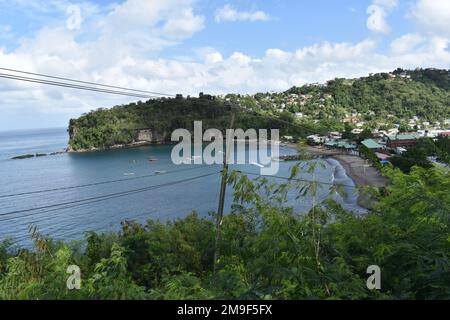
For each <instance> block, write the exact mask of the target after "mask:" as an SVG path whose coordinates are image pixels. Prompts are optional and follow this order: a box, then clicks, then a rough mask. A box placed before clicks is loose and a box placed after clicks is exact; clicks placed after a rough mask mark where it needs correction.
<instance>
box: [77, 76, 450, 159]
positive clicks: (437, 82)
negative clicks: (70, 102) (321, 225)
mask: <svg viewBox="0 0 450 320" xmlns="http://www.w3.org/2000/svg"><path fill="white" fill-rule="evenodd" d="M448 75H449V71H447V70H432V69H426V70H421V69H418V70H415V71H404V70H396V71H394V72H393V73H382V74H376V75H371V76H369V77H365V78H360V79H350V80H349V79H335V80H331V81H329V82H328V83H327V84H326V85H305V86H303V87H293V88H291V89H289V90H288V91H286V92H282V93H258V94H255V95H236V94H228V95H226V96H224V97H212V96H209V95H202V96H201V97H200V98H190V97H188V98H183V97H180V96H178V97H177V98H173V99H169V98H160V99H155V100H149V101H147V102H138V103H131V104H129V105H123V106H116V107H114V108H112V109H99V110H96V111H92V112H89V113H87V114H85V115H83V116H81V117H80V118H78V119H72V120H70V124H69V133H70V137H71V139H70V141H69V146H70V147H71V148H72V149H73V150H80V149H91V148H108V147H111V146H114V145H117V144H130V143H132V142H134V141H135V140H136V138H137V129H152V131H153V132H154V133H155V134H156V136H157V139H158V140H160V141H161V142H164V141H169V140H170V134H171V132H172V131H173V130H174V129H178V128H186V129H188V130H192V128H193V122H194V120H202V121H203V124H204V127H205V128H206V127H208V128H218V129H221V130H224V129H226V128H227V126H228V123H229V117H230V112H229V111H230V110H229V109H227V108H226V106H227V105H229V104H230V103H231V104H233V105H239V106H241V107H243V108H246V109H247V111H248V113H246V112H242V111H241V112H238V116H237V121H236V126H237V127H239V128H242V129H247V128H256V129H258V128H265V129H271V128H278V129H280V130H281V135H291V136H294V137H295V138H305V137H307V136H309V135H311V134H320V135H326V134H328V133H329V132H331V131H344V130H346V132H347V133H348V135H350V136H351V134H350V131H351V129H353V127H352V126H351V125H349V124H348V123H347V124H346V125H345V124H344V121H347V122H348V121H351V120H352V118H354V119H353V120H354V121H360V122H362V123H363V124H364V128H365V129H367V130H366V131H364V134H363V136H362V137H361V139H362V138H364V137H365V136H370V134H369V133H370V130H368V129H375V128H378V129H386V128H389V126H390V125H392V124H394V123H396V124H399V125H400V129H402V130H403V131H407V130H408V129H409V127H408V122H407V120H408V119H410V118H411V117H414V116H417V117H419V118H420V119H421V120H422V121H425V120H427V121H440V122H441V123H443V121H444V120H446V119H449V118H450V95H449V93H450V89H449V80H448ZM249 113H253V114H254V113H257V114H258V115H259V117H255V116H254V115H253V116H252V115H251V114H249ZM352 115H355V116H354V117H352ZM274 117H279V118H280V119H281V120H283V122H280V121H275V120H273V118H274ZM271 118H272V119H271ZM353 120H352V121H353ZM290 123H293V124H295V125H296V126H291V125H289V124H290Z"/></svg>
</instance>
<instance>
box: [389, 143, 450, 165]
mask: <svg viewBox="0 0 450 320" xmlns="http://www.w3.org/2000/svg"><path fill="white" fill-rule="evenodd" d="M428 157H435V158H436V159H437V160H439V161H441V162H443V163H447V164H449V163H450V138H448V137H439V138H438V139H437V140H436V141H434V140H433V139H429V138H424V139H420V141H419V143H418V145H417V146H416V147H415V148H410V149H409V150H408V151H406V152H405V153H403V154H402V155H399V156H394V157H392V158H390V159H389V161H390V162H391V163H392V164H393V165H394V166H395V167H397V168H400V169H401V170H402V171H403V172H405V173H409V172H410V171H411V169H412V168H413V167H414V166H418V167H422V168H430V167H432V165H433V164H432V162H431V161H430V160H428Z"/></svg>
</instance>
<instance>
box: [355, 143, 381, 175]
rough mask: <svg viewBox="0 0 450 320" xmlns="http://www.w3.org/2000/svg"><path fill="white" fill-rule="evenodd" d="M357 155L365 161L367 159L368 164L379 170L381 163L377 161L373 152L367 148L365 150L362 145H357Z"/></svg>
mask: <svg viewBox="0 0 450 320" xmlns="http://www.w3.org/2000/svg"><path fill="white" fill-rule="evenodd" d="M358 150H359V153H360V154H361V156H362V157H363V158H365V159H367V160H368V161H369V162H370V164H371V165H372V166H373V167H375V168H377V169H381V167H382V166H381V163H380V160H378V157H377V155H376V154H375V152H373V151H372V150H370V149H369V148H367V147H366V146H364V145H362V144H361V145H359V147H358Z"/></svg>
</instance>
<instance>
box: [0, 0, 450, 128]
mask: <svg viewBox="0 0 450 320" xmlns="http://www.w3.org/2000/svg"><path fill="white" fill-rule="evenodd" d="M449 21H450V1H448V0H339V1H338V0H314V1H313V0H284V1H283V0H265V1H256V0H231V1H221V0H204V1H202V0H198V1H196V0H126V1H125V0H123V1H109V0H99V1H81V2H79V1H69V0H60V1H58V0H45V1H44V0H0V67H8V68H16V69H21V70H27V71H34V72H41V73H51V74H55V75H60V76H67V77H73V78H77V79H83V80H87V81H99V82H103V83H108V84H113V85H122V86H128V87H133V88H138V89H145V90H152V91H159V92H168V93H178V92H180V93H184V94H197V93H198V92H200V91H204V92H211V93H214V94H222V93H227V92H239V93H255V92H258V91H270V90H276V91H281V90H286V89H288V88H289V87H290V86H292V85H302V84H304V83H307V82H324V81H326V80H328V79H332V78H334V77H357V76H362V75H365V74H368V73H369V72H379V71H388V70H393V69H395V68H396V67H405V68H415V67H439V68H450V51H449V44H450V31H449V30H450V25H449V24H450V23H449ZM8 81H9V80H0V95H1V96H2V99H0V108H1V110H2V111H1V114H2V116H1V117H0V130H10V129H20V128H33V127H53V126H66V125H67V122H68V120H69V118H70V117H76V116H78V115H80V114H81V113H83V112H86V111H89V110H91V109H95V108H97V107H110V106H113V105H116V104H121V103H127V102H129V101H130V99H126V98H120V97H112V96H105V95H98V94H91V93H82V92H73V91H72V90H68V89H58V88H48V87H43V86H40V85H31V84H30V85H28V84H18V83H11V82H10V81H9V82H8ZM131 100H132V99H131Z"/></svg>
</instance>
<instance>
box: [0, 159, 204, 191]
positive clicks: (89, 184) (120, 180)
mask: <svg viewBox="0 0 450 320" xmlns="http://www.w3.org/2000/svg"><path fill="white" fill-rule="evenodd" d="M204 167H206V165H202V166H196V167H193V168H186V169H180V170H173V171H169V172H165V173H159V174H156V173H154V174H149V175H143V176H138V177H132V178H125V179H116V180H108V181H101V182H94V183H87V184H81V185H74V186H68V187H60V188H53V189H43V190H36V191H28V192H21V193H14V194H4V195H0V199H2V198H11V197H16V196H24V195H31V194H40V193H46V192H54V191H63V190H70V189H78V188H86V187H92V186H98V185H104V184H111V183H117V182H124V181H133V180H138V179H145V178H149V177H155V176H163V175H168V174H172V173H177V172H185V171H191V170H197V169H200V168H204Z"/></svg>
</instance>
